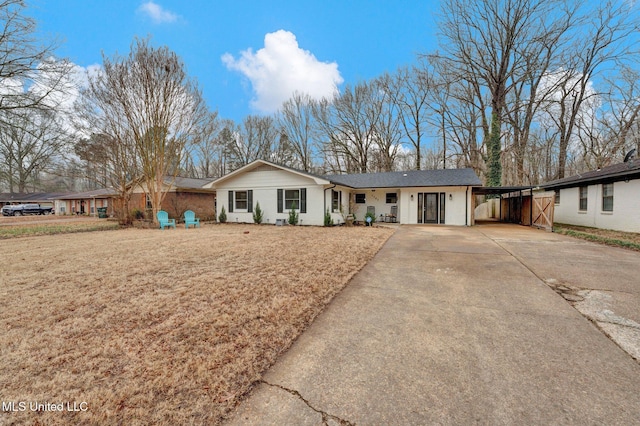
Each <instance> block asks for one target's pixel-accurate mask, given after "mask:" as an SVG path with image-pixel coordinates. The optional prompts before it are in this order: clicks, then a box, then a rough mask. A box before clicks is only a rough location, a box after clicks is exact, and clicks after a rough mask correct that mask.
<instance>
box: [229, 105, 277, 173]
mask: <svg viewBox="0 0 640 426" xmlns="http://www.w3.org/2000/svg"><path fill="white" fill-rule="evenodd" d="M227 130H228V131H227V132H225V134H224V137H225V144H226V146H225V155H226V157H227V160H228V162H229V166H230V169H231V170H236V169H238V168H240V167H242V166H244V165H246V164H249V163H251V162H252V161H254V160H257V159H264V160H270V161H279V158H276V157H277V155H274V154H276V153H277V152H278V149H279V148H278V145H279V136H280V133H279V132H278V128H277V126H276V122H275V119H274V118H273V117H272V116H258V115H249V116H247V117H245V118H244V120H242V125H240V126H235V127H234V128H233V129H227Z"/></svg>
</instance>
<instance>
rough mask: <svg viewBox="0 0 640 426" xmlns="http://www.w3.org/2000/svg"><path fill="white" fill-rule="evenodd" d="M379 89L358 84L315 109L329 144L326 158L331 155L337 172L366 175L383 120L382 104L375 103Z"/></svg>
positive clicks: (315, 115)
mask: <svg viewBox="0 0 640 426" xmlns="http://www.w3.org/2000/svg"><path fill="white" fill-rule="evenodd" d="M378 95H379V93H377V87H376V86H375V85H374V84H371V83H367V82H364V83H359V84H357V85H356V86H354V87H350V86H348V87H346V88H345V89H344V92H343V93H341V94H337V95H336V96H335V97H334V98H333V99H332V100H331V101H329V100H326V99H324V100H322V101H320V102H319V103H318V104H316V105H315V108H314V117H315V119H316V120H317V122H318V126H319V128H320V130H321V132H322V133H323V134H324V136H325V138H326V139H327V141H328V143H327V144H326V145H325V155H326V154H330V155H329V158H330V157H331V156H333V157H334V158H335V160H337V161H338V163H339V164H334V165H333V166H332V168H333V169H334V171H338V172H347V173H353V172H359V173H367V172H368V171H370V170H369V168H370V166H371V165H370V155H371V153H372V147H373V146H374V144H375V133H376V131H377V127H378V125H379V122H380V118H381V113H382V110H381V103H379V102H374V99H375V97H376V96H378Z"/></svg>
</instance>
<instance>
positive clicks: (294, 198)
mask: <svg viewBox="0 0 640 426" xmlns="http://www.w3.org/2000/svg"><path fill="white" fill-rule="evenodd" d="M284 208H285V210H291V209H293V208H295V209H299V208H300V190H299V189H286V190H285V191H284Z"/></svg>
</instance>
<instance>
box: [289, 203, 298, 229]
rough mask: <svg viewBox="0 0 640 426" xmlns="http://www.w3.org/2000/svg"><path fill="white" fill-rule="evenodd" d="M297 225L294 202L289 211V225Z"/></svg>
mask: <svg viewBox="0 0 640 426" xmlns="http://www.w3.org/2000/svg"><path fill="white" fill-rule="evenodd" d="M297 224H298V212H296V203H295V202H294V203H293V205H292V206H291V210H289V225H297Z"/></svg>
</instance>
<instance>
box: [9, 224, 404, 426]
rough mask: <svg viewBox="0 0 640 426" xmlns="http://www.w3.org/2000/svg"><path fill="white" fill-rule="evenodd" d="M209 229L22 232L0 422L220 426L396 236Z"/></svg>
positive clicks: (13, 264)
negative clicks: (60, 406)
mask: <svg viewBox="0 0 640 426" xmlns="http://www.w3.org/2000/svg"><path fill="white" fill-rule="evenodd" d="M392 232H393V231H392V230H390V229H386V228H369V227H367V228H365V227H353V228H345V227H334V228H320V227H317V228H316V227H297V226H288V227H276V226H257V225H234V224H229V225H203V226H202V227H201V228H198V229H189V230H186V229H184V228H178V229H175V230H174V229H171V230H164V231H162V230H146V229H121V230H116V231H109V232H97V233H94V234H92V235H91V238H86V237H85V236H83V235H80V234H57V235H48V236H43V237H34V238H20V239H16V240H14V241H12V242H11V250H6V251H5V253H4V254H3V256H1V257H0V271H2V272H1V275H0V276H1V278H2V279H0V306H2V309H0V330H2V333H0V365H2V369H1V370H0V389H2V400H3V401H39V402H45V403H46V402H49V403H59V402H66V401H69V402H71V403H73V402H77V403H78V404H79V403H82V402H86V404H87V408H88V410H87V411H86V412H67V411H65V412H37V413H34V412H28V411H27V412H13V413H10V412H0V424H5V423H7V424H133V425H136V424H218V423H220V422H221V421H222V420H223V419H224V417H225V416H226V415H227V414H228V413H229V411H230V410H231V409H232V408H233V407H234V406H235V405H236V404H237V403H238V402H239V401H240V400H241V399H242V397H243V396H244V395H245V394H246V393H247V392H248V391H249V390H250V389H251V387H252V386H253V384H254V383H256V381H258V380H259V379H260V378H261V375H262V373H263V372H264V371H265V370H266V369H267V368H268V367H270V366H271V365H272V364H273V362H274V361H275V360H276V358H277V357H278V355H279V354H280V353H282V352H283V351H285V350H286V349H287V348H288V347H289V346H290V345H291V343H292V342H293V341H294V340H295V339H296V337H297V336H298V335H299V334H300V333H301V332H302V331H303V330H305V329H306V328H307V327H308V325H309V324H310V323H311V321H312V320H313V319H314V318H315V317H316V316H317V315H318V314H319V313H320V312H321V311H322V310H323V309H324V307H325V306H326V305H327V304H328V303H329V301H330V300H331V299H332V298H333V297H334V296H335V294H336V293H337V292H339V291H340V290H341V289H342V288H343V287H344V286H345V285H346V284H347V282H348V281H349V280H350V278H351V277H352V276H353V275H354V274H355V273H356V272H357V271H358V270H360V268H362V266H364V265H365V264H366V262H367V261H368V260H369V259H370V258H371V257H372V256H373V255H374V254H375V253H376V252H377V251H378V250H379V248H380V247H381V246H382V244H383V243H384V242H385V241H386V240H387V238H388V237H389V236H390V235H391V234H392Z"/></svg>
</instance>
